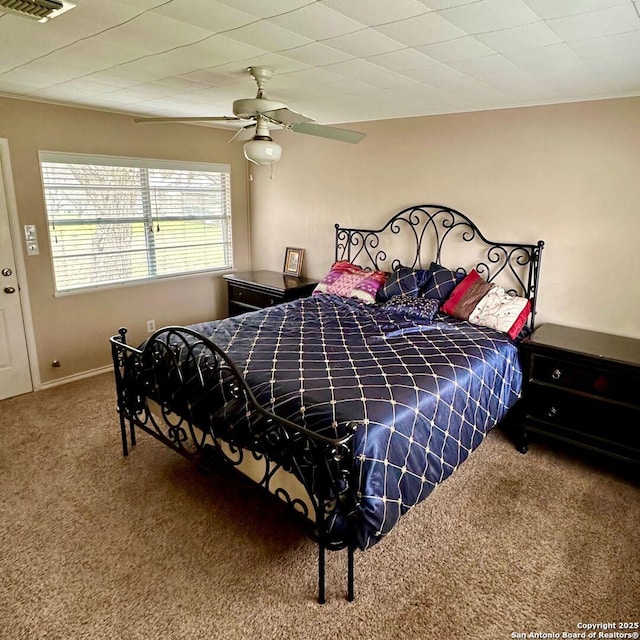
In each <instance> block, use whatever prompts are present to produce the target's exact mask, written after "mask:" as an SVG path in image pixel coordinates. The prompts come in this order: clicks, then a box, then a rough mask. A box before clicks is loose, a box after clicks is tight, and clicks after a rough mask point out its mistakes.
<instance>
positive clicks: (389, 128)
mask: <svg viewBox="0 0 640 640" xmlns="http://www.w3.org/2000/svg"><path fill="white" fill-rule="evenodd" d="M352 128H354V129H358V130H361V131H363V132H365V133H367V138H365V140H364V141H363V142H361V143H360V144H359V145H347V144H342V143H339V142H333V141H329V140H325V139H321V138H313V137H311V136H304V135H295V134H291V133H286V132H279V134H278V135H275V136H274V137H275V138H277V140H278V141H279V142H280V143H281V144H282V146H283V154H282V160H281V161H280V162H279V163H278V164H277V165H275V166H274V176H273V180H272V179H270V175H269V174H270V170H269V169H268V168H266V167H256V168H254V169H253V170H252V174H253V178H254V179H253V182H251V183H250V184H251V187H250V198H251V226H252V239H253V241H252V252H253V267H254V269H260V268H264V269H275V270H280V269H281V268H282V264H283V256H284V249H285V247H286V246H294V247H304V248H305V249H306V255H305V269H304V272H305V273H306V274H307V275H309V276H315V277H321V276H322V275H323V274H324V273H326V271H327V269H328V267H329V266H330V264H331V262H332V258H333V255H334V248H333V242H334V235H333V224H334V223H335V222H339V223H341V224H343V225H346V226H364V227H367V226H369V227H370V226H373V227H377V226H379V225H381V224H382V223H383V222H385V221H386V220H387V218H388V217H390V215H391V214H393V213H395V212H396V211H398V210H400V209H402V208H404V207H405V206H409V205H412V204H419V203H438V204H444V205H448V206H451V207H454V208H456V209H458V210H460V211H462V212H464V213H466V214H467V215H469V217H470V218H471V219H472V220H474V221H475V222H476V224H477V225H478V226H479V227H480V229H481V231H482V232H483V233H484V235H485V236H486V237H488V238H489V239H492V240H497V241H501V242H505V241H509V240H516V241H530V242H536V241H537V240H539V239H542V240H544V241H545V243H546V247H545V250H544V253H543V259H542V272H541V282H540V291H539V299H538V301H539V302H538V312H539V315H538V321H539V322H555V323H562V324H567V325H570V326H576V327H581V328H587V329H594V330H597V331H606V332H611V333H617V334H621V335H628V336H633V337H637V338H640V287H638V284H637V274H638V273H639V272H640V258H639V256H640V249H639V242H640V98H630V99H619V100H606V101H597V102H583V103H573V104H563V105H553V106H545V107H531V108H519V109H506V110H500V111H487V112H476V113H463V114H453V115H445V116H432V117H422V118H406V119H399V120H387V121H379V122H367V123H359V124H357V125H352Z"/></svg>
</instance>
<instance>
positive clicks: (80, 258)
mask: <svg viewBox="0 0 640 640" xmlns="http://www.w3.org/2000/svg"><path fill="white" fill-rule="evenodd" d="M42 155H43V156H44V157H42V158H41V164H42V176H43V183H44V192H45V201H46V205H47V217H48V221H49V232H50V239H51V250H52V257H53V263H54V272H55V279H56V290H57V291H69V290H73V289H79V288H86V287H95V286H104V285H112V284H114V283H120V282H127V281H134V280H144V279H154V278H159V277H165V276H169V275H177V274H185V273H193V272H199V271H206V270H212V269H213V270H214V269H226V268H229V267H230V266H231V264H232V252H231V211H230V209H231V207H230V185H229V173H228V167H223V169H225V170H223V171H220V170H219V167H220V165H212V170H211V171H203V170H202V169H199V170H191V169H189V168H183V167H182V166H180V165H181V163H177V166H176V167H165V166H161V167H156V166H135V164H134V163H133V162H131V161H128V162H127V164H126V165H125V166H119V165H118V164H117V163H116V162H117V160H118V159H117V158H115V159H113V161H114V163H113V164H111V163H105V161H104V157H101V158H100V160H101V161H100V163H91V162H90V161H83V162H79V161H73V162H69V161H68V160H69V155H68V154H60V155H61V156H62V157H61V158H60V159H59V160H58V158H56V154H42ZM80 157H82V159H83V160H84V156H80ZM57 160H58V161H57ZM149 164H150V165H153V162H152V161H151V162H150V163H149ZM182 164H183V163H182Z"/></svg>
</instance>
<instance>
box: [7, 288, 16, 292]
mask: <svg viewBox="0 0 640 640" xmlns="http://www.w3.org/2000/svg"><path fill="white" fill-rule="evenodd" d="M4 292H5V293H15V292H16V288H15V287H5V288H4Z"/></svg>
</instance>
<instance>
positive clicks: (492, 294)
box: [469, 287, 531, 340]
mask: <svg viewBox="0 0 640 640" xmlns="http://www.w3.org/2000/svg"><path fill="white" fill-rule="evenodd" d="M530 313H531V300H528V299H527V298H520V297H518V296H514V295H511V294H509V293H507V292H506V291H505V290H504V289H503V288H502V287H492V288H491V290H490V291H489V292H488V293H487V294H486V295H485V296H484V297H483V298H482V299H481V300H480V301H479V302H478V305H477V306H476V308H475V309H474V310H473V312H472V313H471V315H470V316H469V322H472V323H473V324H477V325H480V326H481V327H490V328H491V329H497V330H498V331H504V332H505V333H508V334H509V337H510V338H511V339H512V340H515V339H516V338H517V337H518V334H519V333H520V331H521V330H522V327H524V325H525V323H526V322H527V318H528V317H529V314H530Z"/></svg>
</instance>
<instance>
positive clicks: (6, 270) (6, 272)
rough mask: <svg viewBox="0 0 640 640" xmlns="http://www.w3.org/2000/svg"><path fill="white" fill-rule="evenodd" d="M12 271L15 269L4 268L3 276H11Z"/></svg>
mask: <svg viewBox="0 0 640 640" xmlns="http://www.w3.org/2000/svg"><path fill="white" fill-rule="evenodd" d="M12 273H13V271H11V269H8V268H6V269H3V270H2V275H3V276H7V277H9V276H10V275H11V274H12Z"/></svg>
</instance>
